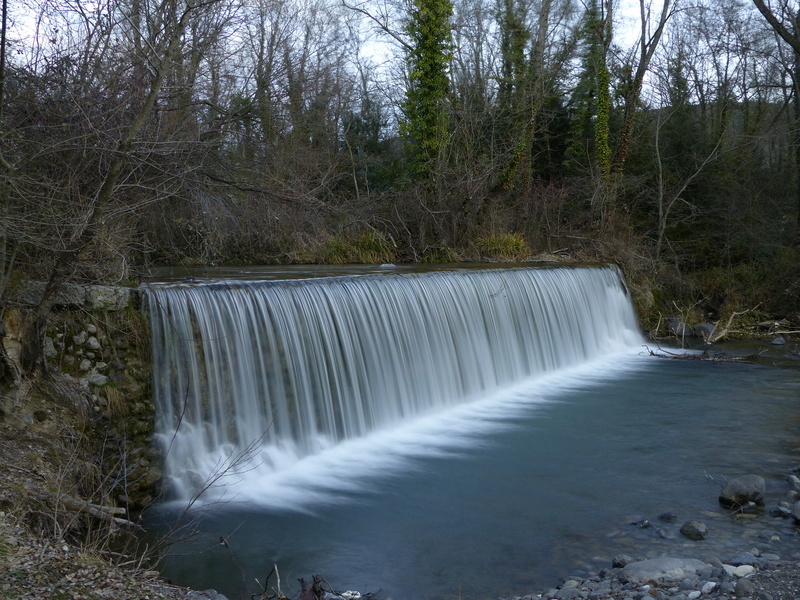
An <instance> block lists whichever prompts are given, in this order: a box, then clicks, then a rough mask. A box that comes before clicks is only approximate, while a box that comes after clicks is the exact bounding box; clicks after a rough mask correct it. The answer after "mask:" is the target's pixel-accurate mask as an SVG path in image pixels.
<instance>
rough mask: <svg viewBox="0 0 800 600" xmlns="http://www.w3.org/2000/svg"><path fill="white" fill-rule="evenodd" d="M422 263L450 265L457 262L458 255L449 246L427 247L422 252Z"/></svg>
mask: <svg viewBox="0 0 800 600" xmlns="http://www.w3.org/2000/svg"><path fill="white" fill-rule="evenodd" d="M422 262H425V263H452V262H458V254H456V251H455V250H453V249H452V248H451V247H450V246H445V245H438V246H428V247H427V248H425V250H423V251H422Z"/></svg>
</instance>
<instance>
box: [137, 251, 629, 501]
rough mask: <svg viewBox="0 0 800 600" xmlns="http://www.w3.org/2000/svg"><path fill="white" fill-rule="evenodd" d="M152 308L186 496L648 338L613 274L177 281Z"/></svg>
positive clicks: (166, 420)
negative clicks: (253, 463) (252, 462)
mask: <svg viewBox="0 0 800 600" xmlns="http://www.w3.org/2000/svg"><path fill="white" fill-rule="evenodd" d="M148 303H149V310H150V315H151V317H150V318H151V321H152V335H153V359H154V387H155V390H154V391H155V397H156V405H157V408H156V413H157V422H156V430H157V434H158V437H159V439H160V440H161V442H162V444H163V446H164V448H165V450H167V461H166V476H167V481H169V482H171V486H172V490H173V493H175V494H177V495H178V496H191V494H193V493H196V492H197V491H198V489H199V487H200V486H202V485H203V483H202V482H204V481H207V480H208V478H209V477H210V476H212V475H213V473H214V472H215V470H217V469H219V467H220V465H221V464H222V463H224V461H225V460H226V459H227V458H228V457H230V456H234V455H235V454H236V452H237V451H240V450H241V449H243V448H245V447H247V446H248V444H253V443H254V442H255V443H256V444H258V446H259V460H260V461H261V466H260V467H259V468H267V469H281V468H285V467H286V466H288V465H290V464H291V463H292V461H296V460H298V459H299V458H301V457H303V456H307V455H309V454H313V453H317V452H320V451H322V450H323V449H325V448H327V447H330V446H332V445H335V444H337V443H340V442H342V441H343V440H347V439H351V438H356V437H361V436H365V435H367V434H369V433H371V432H374V431H376V430H378V429H381V428H391V427H392V426H394V425H396V424H399V423H401V422H404V421H407V420H410V419H414V418H415V417H419V416H421V415H424V414H430V413H433V412H436V411H443V410H446V409H447V408H448V407H452V406H455V405H458V404H462V403H467V402H473V401H476V400H479V399H480V398H482V397H485V396H486V395H487V394H491V393H492V392H495V391H497V390H499V389H502V388H503V387H506V386H511V385H514V384H516V383H519V382H521V381H524V380H526V379H528V378H531V377H535V376H537V375H540V374H545V373H549V372H553V371H556V370H559V369H564V368H568V367H571V366H576V365H579V364H581V363H584V362H586V361H590V360H592V359H594V358H598V357H601V356H603V355H605V354H607V353H609V352H613V351H617V350H621V349H622V348H627V347H630V346H631V345H633V344H636V343H637V342H638V341H639V339H640V338H639V333H638V331H637V324H636V319H635V316H634V312H633V309H632V306H631V302H630V299H629V298H628V295H627V292H626V289H625V286H624V283H623V281H622V279H621V277H620V275H619V273H618V271H617V270H616V269H614V268H610V267H607V268H592V267H576V268H507V269H485V270H475V271H452V272H434V273H425V274H413V275H369V276H354V277H332V278H320V279H306V280H289V281H259V282H236V283H214V284H201V285H193V286H185V285H174V286H164V287H157V288H154V289H152V290H151V291H150V292H149V293H148Z"/></svg>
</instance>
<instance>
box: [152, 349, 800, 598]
mask: <svg viewBox="0 0 800 600" xmlns="http://www.w3.org/2000/svg"><path fill="white" fill-rule="evenodd" d="M643 354H646V352H643ZM604 372H605V373H606V374H607V375H610V377H604V376H603V373H604ZM798 397H800V376H798V371H796V370H788V369H775V368H768V367H764V366H758V365H742V364H733V363H721V364H712V363H708V362H699V361H677V360H676V361H669V360H659V359H653V358H649V357H645V356H640V357H632V358H628V359H626V364H625V365H624V367H622V368H620V365H616V366H613V367H612V366H607V367H605V368H602V369H600V370H598V369H597V368H595V369H594V370H592V369H589V370H586V371H583V372H581V373H575V374H571V375H568V376H567V377H564V378H561V379H553V378H551V379H549V380H535V381H532V382H530V383H529V384H527V385H524V386H521V387H518V388H516V389H514V390H512V391H510V392H509V393H508V394H507V395H505V396H502V397H495V398H491V399H488V400H486V402H484V403H482V404H481V403H479V404H478V405H475V406H473V407H472V410H473V412H470V410H469V407H468V408H467V409H460V411H461V412H449V413H446V414H444V415H442V416H441V420H440V421H439V422H438V424H437V421H436V419H432V420H429V421H425V422H419V423H418V427H419V429H418V431H417V433H419V436H418V437H415V435H414V432H415V429H414V427H411V428H410V429H408V428H406V429H405V430H400V431H387V432H383V433H379V434H377V436H374V437H372V438H370V439H368V440H367V441H366V442H365V445H362V446H357V447H354V448H353V449H352V452H351V453H349V454H348V453H347V452H344V453H342V454H341V455H340V456H338V457H330V456H325V455H321V456H320V457H316V458H314V459H312V460H318V461H321V462H317V463H313V462H312V463H309V464H308V465H306V467H305V468H307V471H306V475H305V476H304V475H303V474H302V473H299V474H298V475H297V479H295V480H293V481H290V482H288V485H289V486H290V487H289V488H283V489H284V490H288V489H291V493H293V494H296V495H297V498H298V499H302V500H309V499H310V500H309V501H308V502H303V503H302V506H303V508H304V510H303V511H293V510H290V509H289V508H290V507H285V506H284V507H283V508H279V507H278V504H277V503H275V502H271V503H270V502H267V503H260V502H258V498H254V499H250V500H249V501H243V500H244V499H243V498H238V499H237V498H236V497H234V495H233V492H234V491H233V490H232V495H231V496H230V502H229V503H227V504H225V505H224V506H221V507H217V510H213V511H212V510H209V511H208V512H207V514H206V518H205V519H204V521H203V522H202V527H201V529H202V535H200V536H199V537H197V538H195V539H193V540H192V541H191V542H186V543H182V544H178V545H177V546H176V547H175V548H174V555H173V556H171V557H170V558H169V559H168V560H167V562H166V571H165V574H166V575H167V576H168V577H170V578H172V579H173V580H175V581H177V582H179V583H182V584H185V585H190V586H192V587H193V588H195V589H204V588H208V587H212V588H215V589H217V590H219V591H220V592H222V593H224V594H226V595H228V597H229V598H231V599H232V600H233V599H236V598H243V599H244V598H249V597H250V595H251V594H253V593H256V592H258V591H259V590H258V586H257V584H256V583H255V579H256V578H257V579H258V580H259V581H261V582H262V583H263V581H264V578H265V576H266V574H267V573H268V572H269V569H270V568H271V567H272V564H273V563H276V564H278V566H279V569H280V573H281V577H282V587H283V591H284V592H285V593H286V594H287V595H289V596H293V595H296V592H297V589H298V586H297V584H296V580H297V578H300V577H304V578H306V579H307V580H308V579H310V577H311V575H312V574H314V573H319V574H322V575H323V576H325V577H326V578H327V579H328V581H330V582H331V584H332V585H333V586H334V587H335V588H336V589H340V590H344V589H352V590H358V591H361V592H366V591H372V592H375V591H377V590H379V589H380V590H383V591H382V593H381V594H380V596H379V597H380V598H403V599H412V598H414V599H439V598H441V599H445V598H456V597H461V598H465V599H469V598H476V599H477V598H496V597H497V596H500V595H505V596H511V595H523V594H527V593H531V592H536V591H541V590H543V589H545V588H547V587H550V586H552V585H554V584H556V583H557V580H558V577H560V576H563V575H567V574H572V573H578V572H580V571H584V570H587V569H594V568H602V567H605V566H608V564H609V563H610V560H611V557H612V556H613V555H614V554H617V553H619V552H627V553H629V554H632V555H643V554H645V552H647V551H648V550H653V551H656V552H660V551H667V550H669V549H671V548H675V546H679V549H678V550H677V551H678V552H680V554H683V555H687V556H691V555H695V556H699V557H706V556H708V555H710V554H715V553H718V552H720V549H724V548H731V549H734V550H743V549H749V548H750V547H751V546H753V545H757V543H758V540H759V536H761V535H763V534H765V533H766V534H767V535H768V536H771V535H779V536H780V537H781V538H782V539H783V542H784V543H786V544H796V542H797V538H796V536H795V532H794V530H793V527H792V526H791V524H790V523H788V522H785V521H782V520H780V519H772V518H770V517H769V516H768V514H762V515H759V516H756V517H755V518H751V519H739V520H737V519H734V518H732V517H731V516H730V515H729V514H727V513H726V512H725V511H724V510H722V509H721V508H720V507H719V505H718V503H717V494H718V492H719V488H718V486H717V484H716V483H715V481H714V480H716V481H722V480H723V479H724V478H725V477H728V478H731V477H734V476H737V475H740V474H743V473H748V472H753V473H758V474H761V475H763V476H764V477H765V478H766V479H767V482H768V483H767V485H768V496H769V497H768V501H767V502H768V506H769V504H770V503H772V504H774V503H776V502H777V501H778V499H780V498H782V496H783V494H784V493H785V491H786V489H787V484H786V483H785V482H784V478H785V468H786V467H787V466H788V465H791V464H793V462H794V461H795V460H796V459H797V456H796V452H795V449H796V447H797V446H798V443H797V428H798V425H800V405H798V403H797V399H798ZM423 434H424V436H423ZM415 439H416V440H417V441H419V440H420V439H424V440H425V441H424V443H418V444H417V445H416V446H413V442H414V440H415ZM404 446H406V447H407V448H408V450H409V452H408V453H407V454H404V452H403V448H404ZM412 450H413V451H412ZM325 461H328V462H327V463H326V462H325ZM382 461H383V462H382ZM381 465H383V468H382V467H381ZM315 469H316V471H315ZM320 469H322V471H320ZM367 471H368V474H367V475H364V473H365V472H367ZM320 472H325V473H327V476H328V483H327V484H325V485H318V484H319V483H320V482H319V481H318V480H315V476H314V473H320ZM359 475H361V476H359ZM304 477H305V478H304ZM712 478H713V480H712ZM337 482H338V484H337ZM280 485H287V482H285V481H284V482H280V481H276V482H270V481H264V482H263V488H262V491H263V494H264V495H265V496H267V495H269V494H277V495H278V496H280V494H282V493H283V492H282V491H281V489H282V488H281V487H280ZM285 493H287V494H288V493H289V492H288V491H286V492H285ZM314 498H320V499H324V500H325V501H322V502H320V501H315V499H314ZM665 511H671V512H674V513H676V514H677V516H678V520H677V522H676V523H674V524H666V523H660V522H658V520H657V516H658V515H659V514H660V513H662V512H665ZM160 516H161V517H163V518H164V519H166V520H168V519H169V518H170V517H171V516H172V514H171V511H170V509H169V508H168V507H165V508H163V509H162V511H161V515H160ZM694 518H699V519H702V520H704V521H705V522H706V523H707V524H708V527H709V531H710V535H709V538H708V539H707V540H705V541H703V542H688V541H685V540H683V539H682V538H681V537H680V534H679V533H678V529H679V528H680V525H681V524H682V523H683V522H684V521H686V520H689V519H694ZM153 519H154V521H155V517H153ZM642 519H648V520H650V521H651V522H653V523H654V524H657V527H652V528H649V529H638V528H636V527H635V526H632V525H631V523H633V522H636V521H640V520H642ZM659 529H661V531H660V532H659V531H658V530H659ZM664 536H666V537H672V538H674V539H664ZM220 537H224V538H225V539H226V540H227V543H228V545H227V547H226V546H222V545H220V543H219V538H220ZM742 537H744V538H745V539H746V540H747V541H746V542H744V546H743V542H742V541H741V538H742ZM585 561H588V562H585ZM272 583H274V580H273V582H272Z"/></svg>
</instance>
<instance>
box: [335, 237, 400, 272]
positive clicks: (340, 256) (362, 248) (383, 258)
mask: <svg viewBox="0 0 800 600" xmlns="http://www.w3.org/2000/svg"><path fill="white" fill-rule="evenodd" d="M319 258H320V260H319V262H322V263H324V264H329V265H347V264H365V265H379V264H383V263H390V262H392V261H394V246H393V244H392V243H391V241H390V240H389V239H388V238H387V237H386V236H384V235H383V234H381V233H379V232H376V231H367V232H365V233H362V234H360V235H342V236H339V237H335V238H333V239H331V240H329V241H328V242H327V243H325V244H324V245H323V247H322V251H321V255H320V257H319Z"/></svg>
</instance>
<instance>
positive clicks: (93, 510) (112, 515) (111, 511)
mask: <svg viewBox="0 0 800 600" xmlns="http://www.w3.org/2000/svg"><path fill="white" fill-rule="evenodd" d="M59 501H60V502H61V504H62V505H63V506H64V507H65V508H67V509H69V510H72V511H75V512H79V513H85V514H87V515H91V516H93V517H95V518H97V519H100V520H101V521H105V522H107V523H114V524H115V525H119V526H121V527H129V528H135V527H137V525H136V523H134V522H133V521H129V520H128V519H123V518H121V517H119V516H116V515H124V514H126V511H125V509H124V508H119V507H116V506H103V505H101V504H92V503H91V502H87V501H86V500H80V499H78V498H73V497H72V496H61V497H60V498H59Z"/></svg>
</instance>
